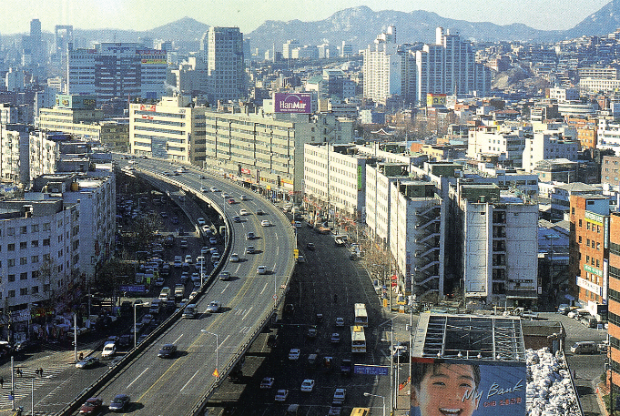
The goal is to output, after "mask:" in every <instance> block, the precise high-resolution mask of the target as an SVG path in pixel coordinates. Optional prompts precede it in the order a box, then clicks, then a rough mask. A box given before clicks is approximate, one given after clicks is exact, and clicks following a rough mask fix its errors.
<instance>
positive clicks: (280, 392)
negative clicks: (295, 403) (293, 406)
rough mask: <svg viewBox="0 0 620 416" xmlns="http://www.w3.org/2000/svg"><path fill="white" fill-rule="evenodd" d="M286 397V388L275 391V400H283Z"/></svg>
mask: <svg viewBox="0 0 620 416" xmlns="http://www.w3.org/2000/svg"><path fill="white" fill-rule="evenodd" d="M287 397H288V390H284V389H280V390H278V391H277V392H276V397H275V401H276V402H284V401H286V398H287Z"/></svg>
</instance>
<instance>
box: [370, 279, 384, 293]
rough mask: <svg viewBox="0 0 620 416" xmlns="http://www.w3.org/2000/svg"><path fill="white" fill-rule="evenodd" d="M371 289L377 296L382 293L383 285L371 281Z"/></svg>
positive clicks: (377, 281) (376, 281)
mask: <svg viewBox="0 0 620 416" xmlns="http://www.w3.org/2000/svg"><path fill="white" fill-rule="evenodd" d="M372 287H373V288H374V289H375V293H376V294H377V295H380V294H381V293H382V292H383V285H382V284H381V283H380V282H379V280H377V279H375V280H373V281H372Z"/></svg>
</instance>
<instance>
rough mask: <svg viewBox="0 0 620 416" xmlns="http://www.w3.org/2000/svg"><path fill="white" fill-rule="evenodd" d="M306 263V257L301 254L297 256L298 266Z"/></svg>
mask: <svg viewBox="0 0 620 416" xmlns="http://www.w3.org/2000/svg"><path fill="white" fill-rule="evenodd" d="M305 262H306V258H305V257H304V256H302V255H301V254H300V255H298V256H297V263H298V264H303V263H305Z"/></svg>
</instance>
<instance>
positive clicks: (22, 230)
mask: <svg viewBox="0 0 620 416" xmlns="http://www.w3.org/2000/svg"><path fill="white" fill-rule="evenodd" d="M19 233H20V234H28V227H27V226H26V225H22V226H21V227H19Z"/></svg>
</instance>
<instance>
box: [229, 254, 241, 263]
mask: <svg viewBox="0 0 620 416" xmlns="http://www.w3.org/2000/svg"><path fill="white" fill-rule="evenodd" d="M230 261H232V262H233V263H239V262H240V261H241V258H239V255H238V254H237V253H233V254H231V255H230Z"/></svg>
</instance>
